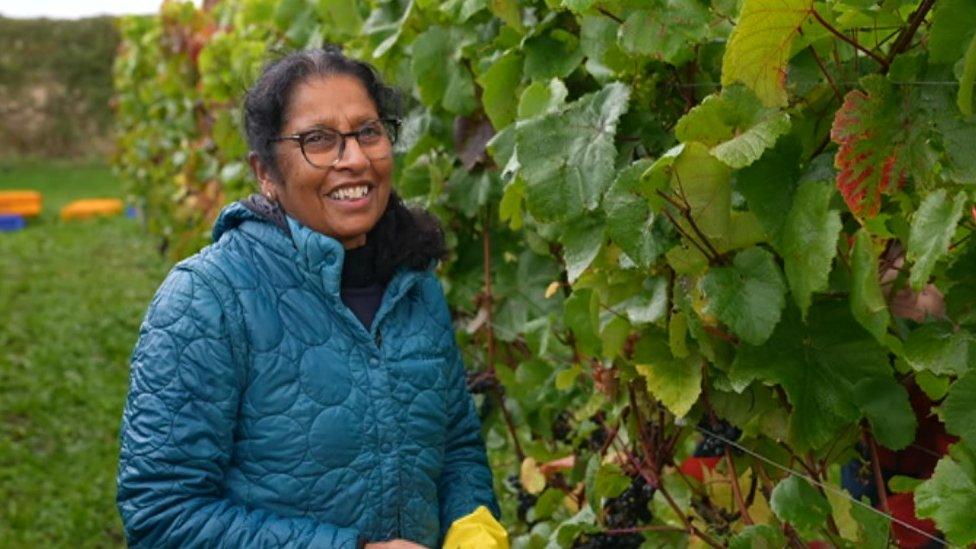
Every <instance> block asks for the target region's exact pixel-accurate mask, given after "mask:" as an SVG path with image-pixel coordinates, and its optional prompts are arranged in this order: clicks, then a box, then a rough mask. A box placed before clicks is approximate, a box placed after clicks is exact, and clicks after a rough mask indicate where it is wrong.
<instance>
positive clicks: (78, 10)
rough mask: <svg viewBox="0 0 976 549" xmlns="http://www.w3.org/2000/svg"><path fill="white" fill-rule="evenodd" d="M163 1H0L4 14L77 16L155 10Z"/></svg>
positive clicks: (2, 13) (8, 15)
mask: <svg viewBox="0 0 976 549" xmlns="http://www.w3.org/2000/svg"><path fill="white" fill-rule="evenodd" d="M161 3H162V0H0V15H3V16H4V17H50V18H52V19H77V18H79V17H91V16H94V15H125V14H133V13H155V12H156V11H158V10H159V5H160V4H161Z"/></svg>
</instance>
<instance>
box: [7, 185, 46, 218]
mask: <svg viewBox="0 0 976 549" xmlns="http://www.w3.org/2000/svg"><path fill="white" fill-rule="evenodd" d="M42 202H43V199H42V198H41V193H39V192H37V191H21V190H17V191H0V214H16V215H20V216H23V217H34V216H36V215H38V214H40V213H41V206H42Z"/></svg>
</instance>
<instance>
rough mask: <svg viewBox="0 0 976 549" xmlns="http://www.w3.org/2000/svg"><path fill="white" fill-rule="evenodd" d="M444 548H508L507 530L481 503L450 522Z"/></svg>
mask: <svg viewBox="0 0 976 549" xmlns="http://www.w3.org/2000/svg"><path fill="white" fill-rule="evenodd" d="M444 549H508V532H506V531H505V529H504V528H502V525H501V524H498V521H497V520H495V517H493V516H491V512H490V511H488V508H487V507H485V506H484V505H482V506H480V507H478V508H477V509H475V510H474V512H473V513H471V514H470V515H465V516H463V517H461V518H459V519H457V520H455V521H454V523H453V524H451V528H450V529H449V530H448V531H447V537H446V538H444Z"/></svg>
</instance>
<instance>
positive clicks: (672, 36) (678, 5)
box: [618, 0, 711, 66]
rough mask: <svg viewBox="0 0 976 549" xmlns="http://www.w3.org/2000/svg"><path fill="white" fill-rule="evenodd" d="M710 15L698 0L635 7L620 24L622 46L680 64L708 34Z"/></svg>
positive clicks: (683, 62)
mask: <svg viewBox="0 0 976 549" xmlns="http://www.w3.org/2000/svg"><path fill="white" fill-rule="evenodd" d="M710 21H711V17H710V14H709V13H708V10H707V9H706V8H705V6H703V5H702V3H701V2H699V1H698V0H665V2H664V5H663V6H655V7H654V8H653V9H643V10H636V11H634V12H633V13H631V14H630V16H628V17H627V20H626V21H624V23H623V24H622V25H620V30H619V39H618V40H619V43H620V47H621V48H622V49H623V50H624V51H625V52H627V53H630V54H638V55H649V56H651V57H653V58H654V59H657V60H659V61H664V62H665V63H669V64H671V65H674V66H681V65H684V64H685V63H687V62H688V61H690V60H691V59H693V58H694V56H695V47H696V45H697V44H699V43H701V42H703V41H705V40H706V39H707V38H708V36H709V34H710V33H709V22H710Z"/></svg>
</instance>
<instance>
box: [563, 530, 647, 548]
mask: <svg viewBox="0 0 976 549" xmlns="http://www.w3.org/2000/svg"><path fill="white" fill-rule="evenodd" d="M643 543H644V536H642V535H640V534H639V533H636V532H635V533H632V534H621V535H619V536H611V535H608V534H581V535H580V537H578V538H576V540H575V541H574V542H573V549H639V548H640V546H641V545H642V544H643Z"/></svg>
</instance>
